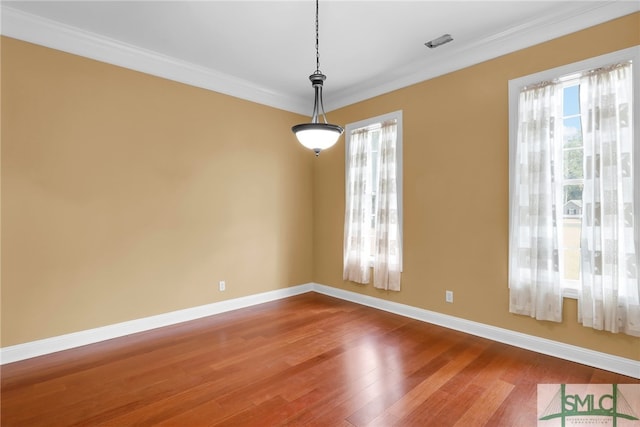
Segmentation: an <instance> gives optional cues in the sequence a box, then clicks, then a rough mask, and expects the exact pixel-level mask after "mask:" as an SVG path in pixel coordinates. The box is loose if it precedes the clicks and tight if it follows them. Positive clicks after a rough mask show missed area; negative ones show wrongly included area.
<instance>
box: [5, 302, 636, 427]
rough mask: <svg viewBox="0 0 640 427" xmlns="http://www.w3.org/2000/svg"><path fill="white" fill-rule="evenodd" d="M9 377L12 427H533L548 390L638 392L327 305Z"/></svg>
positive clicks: (493, 346)
mask: <svg viewBox="0 0 640 427" xmlns="http://www.w3.org/2000/svg"><path fill="white" fill-rule="evenodd" d="M1 374H2V396H1V403H2V407H1V410H2V412H1V421H2V426H7V427H8V426H72V425H84V426H93V425H106V426H130V425H154V426H156V425H158V426H210V425H229V426H275V425H291V426H365V425H374V426H391V425H400V426H438V427H440V426H453V425H456V426H465V427H467V426H482V425H488V426H523V427H524V426H535V425H536V386H537V384H538V383H578V384H582V383H618V384H622V383H640V381H638V380H635V379H633V378H629V377H625V376H622V375H618V374H614V373H611V372H607V371H603V370H599V369H594V368H590V367H587V366H583V365H579V364H576V363H572V362H567V361H563V360H560V359H556V358H553V357H548V356H544V355H541V354H537V353H533V352H530V351H526V350H522V349H519V348H516V347H511V346H508V345H505V344H499V343H495V342H492V341H489V340H486V339H482V338H478V337H474V336H471V335H466V334H464V333H460V332H456V331H452V330H449V329H445V328H441V327H438V326H434V325H430V324H426V323H423V322H419V321H416V320H412V319H408V318H404V317H401V316H397V315H394V314H390V313H386V312H382V311H378V310H375V309H372V308H368V307H363V306H360V305H357V304H353V303H350V302H345V301H341V300H338V299H334V298H331V297H328V296H325V295H320V294H316V293H307V294H303V295H299V296H295V297H291V298H287V299H284V300H280V301H274V302H271V303H267V304H262V305H259V306H254V307H251V308H247V309H242V310H237V311H233V312H229V313H225V314H220V315H217V316H212V317H209V318H205V319H200V320H196V321H192V322H187V323H182V324H179V325H174V326H170V327H166V328H162V329H157V330H154V331H149V332H144V333H139V334H135V335H130V336H127V337H123V338H118V339H114V340H110V341H106V342H101V343H98V344H93V345H89V346H85V347H81V348H77V349H73V350H68V351H64V352H59V353H55V354H51V355H47V356H42V357H38V358H33V359H29V360H25V361H21V362H16V363H11V364H7V365H4V366H3V367H2V372H1Z"/></svg>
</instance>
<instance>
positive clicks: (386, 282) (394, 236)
mask: <svg viewBox="0 0 640 427" xmlns="http://www.w3.org/2000/svg"><path fill="white" fill-rule="evenodd" d="M345 140H346V144H345V150H346V156H345V177H346V180H345V183H346V188H345V190H346V192H345V194H346V200H345V202H346V203H345V206H346V208H345V237H344V278H345V280H351V281H355V282H358V283H368V282H369V270H370V268H371V267H373V270H374V271H373V273H374V286H376V287H380V288H384V289H392V290H399V286H400V272H401V269H402V111H396V112H393V113H389V114H385V115H383V116H378V117H374V118H372V119H368V120H363V121H360V122H357V123H352V124H349V125H347V126H346V136H345Z"/></svg>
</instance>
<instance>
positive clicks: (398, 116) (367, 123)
mask: <svg viewBox="0 0 640 427" xmlns="http://www.w3.org/2000/svg"><path fill="white" fill-rule="evenodd" d="M388 120H396V123H397V129H396V138H397V140H396V169H397V171H398V176H397V177H396V185H397V189H396V191H397V196H398V223H399V224H398V225H399V228H400V270H401V271H402V270H403V269H404V268H403V266H404V264H403V253H404V249H403V248H404V232H403V228H404V219H403V218H404V213H403V191H402V188H403V185H402V176H403V169H402V139H403V132H402V110H397V111H392V112H390V113H386V114H382V115H379V116H375V117H371V118H368V119H364V120H360V121H357V122H354V123H349V124H347V125H346V126H345V128H344V130H345V137H344V141H345V144H344V149H345V161H344V176H345V194H344V199H345V203H346V202H347V193H348V192H347V185H348V183H347V177H348V176H349V162H348V161H347V159H348V158H349V149H350V144H351V133H352V132H353V131H354V130H358V129H362V128H367V127H372V126H375V125H378V124H381V123H383V122H385V121H388ZM369 264H370V266H373V254H370V262H369Z"/></svg>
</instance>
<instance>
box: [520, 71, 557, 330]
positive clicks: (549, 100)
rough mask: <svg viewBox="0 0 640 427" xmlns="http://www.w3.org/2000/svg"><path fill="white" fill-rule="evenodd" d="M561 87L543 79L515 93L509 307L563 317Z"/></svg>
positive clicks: (551, 317)
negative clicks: (515, 114)
mask: <svg viewBox="0 0 640 427" xmlns="http://www.w3.org/2000/svg"><path fill="white" fill-rule="evenodd" d="M561 90H562V88H561V87H560V86H559V85H556V84H554V83H550V82H546V83H541V84H538V85H535V86H534V87H527V88H525V89H524V90H523V91H522V92H521V93H520V99H519V107H518V111H519V117H518V138H517V148H516V161H515V174H514V178H515V181H514V183H513V192H514V193H513V194H512V200H511V203H512V206H511V210H510V215H511V217H510V245H509V311H510V312H512V313H516V314H523V315H528V316H531V317H534V318H536V319H538V320H551V321H555V322H560V321H561V320H562V293H561V277H562V276H561V269H562V266H561V262H562V260H561V256H560V252H559V248H561V247H562V242H561V238H562V235H561V233H559V230H558V224H559V223H560V221H561V220H562V186H561V182H560V180H561V177H562V169H561V156H562V154H561V153H562V152H561V149H562V110H561V99H562V98H561V97H560V96H558V92H559V91H561Z"/></svg>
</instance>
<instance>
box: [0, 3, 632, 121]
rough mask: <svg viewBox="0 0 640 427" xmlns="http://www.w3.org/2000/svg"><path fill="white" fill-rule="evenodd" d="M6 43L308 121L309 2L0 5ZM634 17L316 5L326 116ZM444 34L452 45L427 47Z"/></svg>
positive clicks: (560, 7) (479, 7)
mask: <svg viewBox="0 0 640 427" xmlns="http://www.w3.org/2000/svg"><path fill="white" fill-rule="evenodd" d="M0 10H1V12H2V26H1V27H0V31H1V32H2V34H4V35H7V36H10V37H14V38H17V39H21V40H25V41H29V42H33V43H37V44H41V45H44V46H48V47H52V48H55V49H59V50H63V51H67V52H71V53H75V54H79V55H83V56H86V57H90V58H93V59H97V60H100V61H104V62H108V63H112V64H115V65H120V66H124V67H128V68H131V69H134V70H138V71H142V72H146V73H149V74H154V75H158V76H161V77H165V78H169V79H172V80H177V81H181V82H184V83H187V84H192V85H195V86H200V87H204V88H207V89H211V90H215V91H218V92H222V93H226V94H229V95H233V96H238V97H241V98H245V99H249V100H251V101H255V102H260V103H263V104H266V105H270V106H273V107H277V108H281V109H284V110H288V111H293V112H298V113H301V114H310V112H311V111H310V110H311V108H312V100H313V91H312V88H311V84H310V82H309V80H308V78H307V77H308V76H309V74H311V73H313V71H315V22H314V20H315V3H314V1H313V0H304V1H303V0H298V1H295V0H293V1H292V0H290V1H266V0H263V1H3V2H2V9H0ZM638 10H640V2H638V1H637V0H619V1H595V0H590V1H576V0H572V1H524V0H523V1H478V0H476V1H451V0H449V1H340V0H322V1H320V46H319V48H320V69H321V70H322V72H323V73H324V74H326V75H327V81H326V82H325V86H324V102H325V107H326V109H327V110H331V109H335V108H339V107H342V106H345V105H349V104H351V103H354V102H358V101H361V100H363V99H367V98H370V97H372V96H376V95H379V94H382V93H385V92H389V91H391V90H394V89H398V88H400V87H404V86H407V85H410V84H413V83H417V82H420V81H423V80H426V79H429V78H433V77H435V76H438V75H442V74H444V73H447V72H450V71H453V70H456V69H460V68H464V67H466V66H469V65H473V64H475V63H479V62H482V61H485V60H488V59H491V58H494V57H497V56H500V55H503V54H506V53H509V52H512V51H514V50H517V49H521V48H524V47H527V46H531V45H534V44H537V43H540V42H543V41H546V40H549V39H552V38H555V37H559V36H561V35H564V34H568V33H570V32H574V31H577V30H580V29H582V28H586V27H589V26H592V25H596V24H598V23H601V22H605V21H608V20H611V19H614V18H616V17H620V16H624V15H627V14H629V13H633V12H635V11H638ZM445 33H448V34H451V35H452V36H453V39H454V40H453V41H452V42H450V43H448V44H445V45H443V46H441V47H439V48H436V49H429V48H427V47H426V46H425V45H424V43H425V42H427V41H429V40H431V39H434V38H437V37H439V36H441V35H443V34H445Z"/></svg>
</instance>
